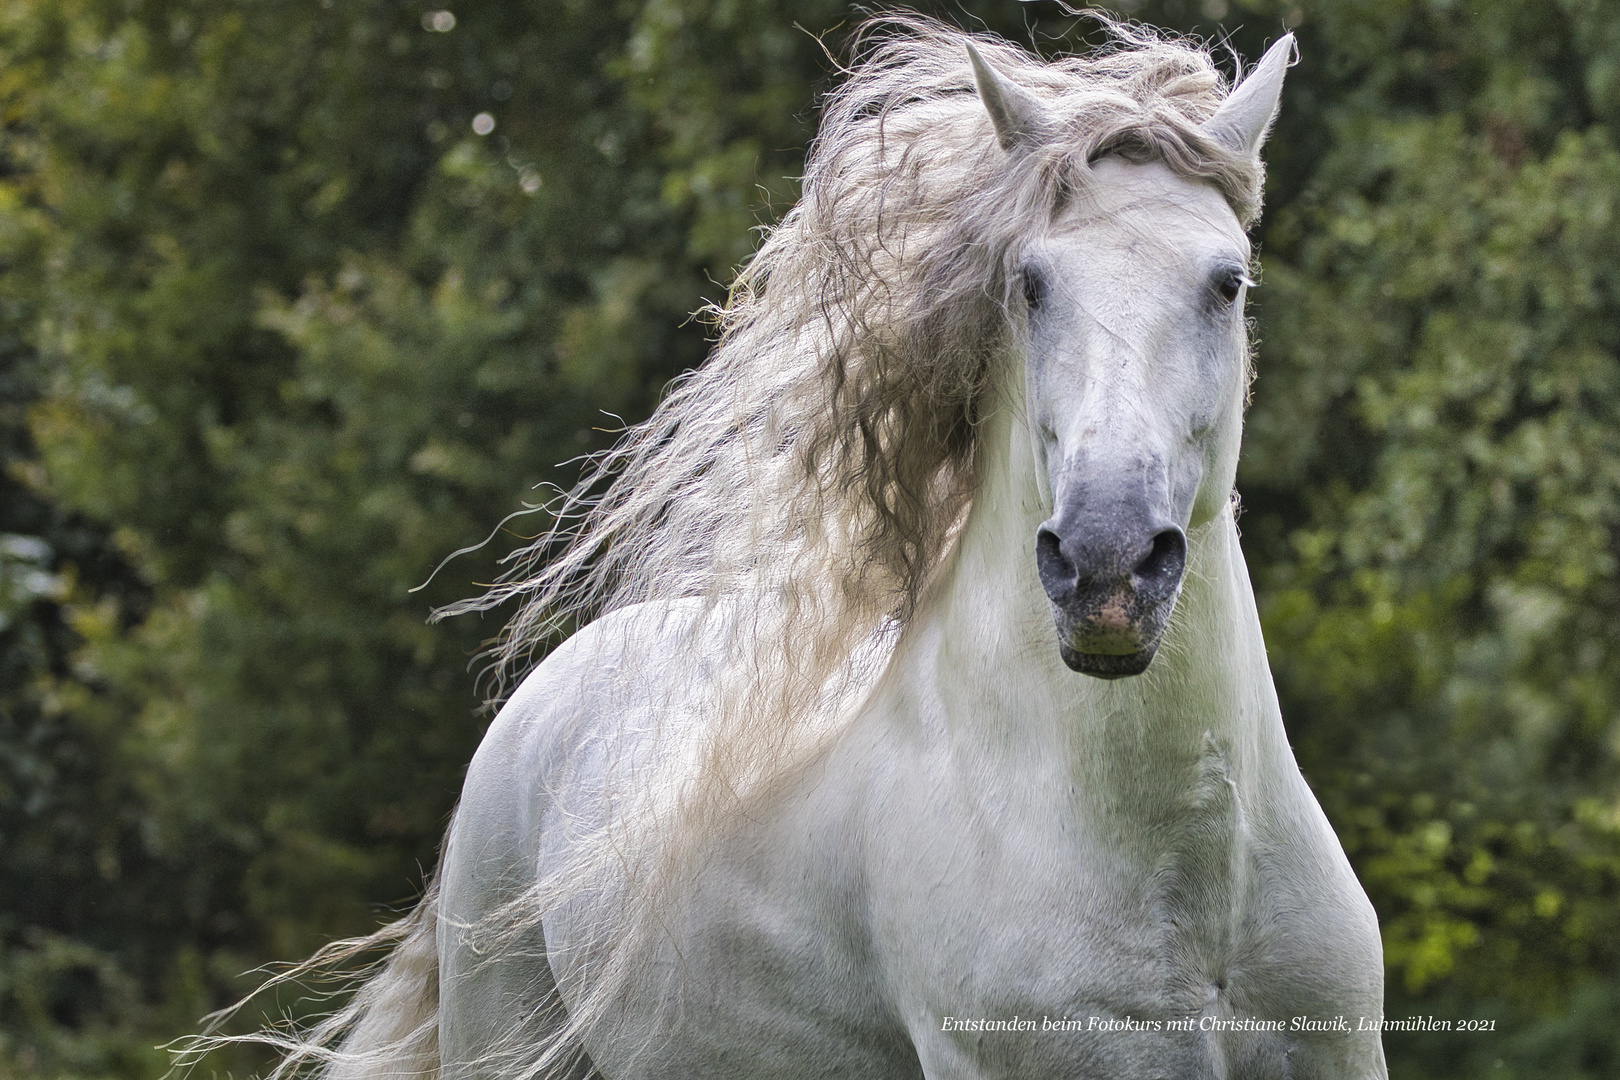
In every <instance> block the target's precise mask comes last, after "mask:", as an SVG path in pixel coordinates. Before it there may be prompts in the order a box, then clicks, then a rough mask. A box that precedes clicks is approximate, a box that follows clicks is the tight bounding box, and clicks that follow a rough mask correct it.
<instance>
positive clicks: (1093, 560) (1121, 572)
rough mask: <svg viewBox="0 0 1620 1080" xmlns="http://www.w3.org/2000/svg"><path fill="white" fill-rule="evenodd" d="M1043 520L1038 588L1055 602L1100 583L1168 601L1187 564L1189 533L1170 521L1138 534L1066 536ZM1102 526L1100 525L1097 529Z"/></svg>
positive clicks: (1148, 600)
mask: <svg viewBox="0 0 1620 1080" xmlns="http://www.w3.org/2000/svg"><path fill="white" fill-rule="evenodd" d="M1054 524H1055V522H1048V523H1047V524H1046V525H1043V526H1042V527H1041V529H1040V531H1039V532H1037V533H1036V534H1035V570H1036V572H1037V573H1038V574H1039V575H1040V578H1041V588H1043V589H1045V590H1046V596H1047V598H1048V599H1049V600H1051V601H1052V603H1054V604H1056V605H1058V606H1059V607H1068V606H1071V605H1073V604H1074V603H1075V601H1076V600H1077V599H1079V598H1080V597H1081V596H1082V595H1083V594H1085V593H1089V592H1094V591H1096V590H1097V589H1099V588H1103V589H1108V590H1110V591H1117V590H1118V589H1120V588H1124V587H1128V588H1130V590H1131V591H1132V592H1133V593H1134V594H1135V595H1136V596H1137V598H1138V600H1139V601H1140V602H1141V603H1142V604H1144V605H1154V604H1158V603H1162V602H1163V601H1165V600H1168V599H1169V598H1170V597H1171V596H1172V595H1174V594H1175V591H1176V589H1177V588H1178V587H1179V586H1180V585H1181V577H1182V574H1184V573H1185V572H1186V569H1187V537H1186V535H1185V534H1184V533H1183V532H1182V531H1181V530H1180V529H1178V528H1176V527H1175V526H1174V525H1172V526H1169V527H1167V528H1163V529H1160V530H1159V531H1158V532H1155V533H1151V534H1148V533H1147V530H1146V529H1141V530H1137V535H1136V536H1103V535H1095V534H1090V535H1087V534H1082V535H1078V536H1071V537H1070V538H1069V539H1068V540H1067V541H1065V540H1064V538H1063V537H1061V536H1059V535H1058V533H1057V531H1056V530H1055V529H1054V528H1053V527H1052V526H1053V525H1054ZM1101 531H1103V530H1101V529H1099V530H1098V532H1101Z"/></svg>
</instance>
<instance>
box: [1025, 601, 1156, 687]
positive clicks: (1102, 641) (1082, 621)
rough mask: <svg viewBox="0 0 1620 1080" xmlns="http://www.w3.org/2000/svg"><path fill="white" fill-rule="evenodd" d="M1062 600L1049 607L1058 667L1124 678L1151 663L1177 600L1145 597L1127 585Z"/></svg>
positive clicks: (1140, 672)
mask: <svg viewBox="0 0 1620 1080" xmlns="http://www.w3.org/2000/svg"><path fill="white" fill-rule="evenodd" d="M1067 599H1068V600H1069V602H1068V603H1066V604H1053V605H1052V614H1053V617H1054V621H1055V622H1056V623H1057V632H1058V654H1059V655H1060V656H1062V657H1063V663H1064V664H1066V665H1067V666H1068V668H1069V670H1070V671H1078V672H1079V673H1080V674H1082V675H1090V676H1093V677H1094V678H1098V679H1123V678H1126V677H1128V676H1131V675H1140V674H1142V672H1144V671H1146V670H1147V669H1148V665H1149V664H1151V663H1152V662H1153V657H1154V655H1155V654H1156V653H1157V652H1158V651H1159V640H1160V638H1161V637H1163V635H1164V628H1165V625H1166V624H1167V623H1168V622H1169V619H1170V612H1171V609H1173V608H1174V607H1175V600H1176V597H1175V593H1171V594H1170V595H1169V596H1167V597H1164V598H1162V599H1161V598H1156V597H1148V596H1144V595H1142V593H1141V592H1140V591H1137V590H1134V589H1131V588H1129V587H1126V588H1124V589H1111V590H1100V591H1098V592H1092V593H1089V594H1086V593H1081V594H1078V595H1075V596H1072V597H1069V598H1067ZM1155 601H1157V602H1155Z"/></svg>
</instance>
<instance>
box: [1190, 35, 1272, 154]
mask: <svg viewBox="0 0 1620 1080" xmlns="http://www.w3.org/2000/svg"><path fill="white" fill-rule="evenodd" d="M1293 56H1294V35H1293V34H1284V35H1283V36H1282V39H1281V40H1279V41H1278V42H1277V43H1276V44H1275V45H1273V46H1272V47H1271V48H1269V49H1267V50H1266V55H1265V56H1263V57H1262V58H1261V59H1260V63H1259V64H1258V65H1256V66H1255V69H1254V70H1253V71H1252V72H1250V73H1249V77H1248V78H1247V79H1244V80H1243V81H1242V82H1241V83H1239V84H1238V86H1237V89H1235V90H1233V91H1232V92H1231V93H1230V94H1228V95H1226V100H1225V101H1223V102H1221V107H1220V108H1219V109H1217V110H1216V112H1215V115H1214V116H1212V117H1210V118H1209V119H1208V120H1206V121H1204V132H1205V133H1206V134H1207V135H1209V137H1210V138H1212V139H1214V140H1215V141H1216V142H1218V143H1220V144H1222V145H1223V146H1226V147H1229V148H1230V149H1232V150H1236V151H1237V152H1238V153H1240V154H1247V155H1250V156H1252V157H1258V156H1259V154H1260V145H1261V144H1262V143H1264V142H1265V141H1266V132H1267V131H1268V130H1269V129H1270V128H1271V122H1272V121H1273V120H1274V119H1276V117H1277V102H1278V100H1279V99H1280V98H1281V97H1282V85H1283V76H1284V75H1286V74H1287V73H1288V64H1289V62H1290V61H1291V60H1292V59H1293Z"/></svg>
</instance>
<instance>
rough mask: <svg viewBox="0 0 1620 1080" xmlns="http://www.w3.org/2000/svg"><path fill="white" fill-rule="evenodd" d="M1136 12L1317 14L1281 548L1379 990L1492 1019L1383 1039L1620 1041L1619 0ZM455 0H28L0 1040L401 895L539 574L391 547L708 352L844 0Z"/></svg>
mask: <svg viewBox="0 0 1620 1080" xmlns="http://www.w3.org/2000/svg"><path fill="white" fill-rule="evenodd" d="M924 8H925V10H930V11H933V12H935V13H938V14H942V15H945V16H946V17H949V18H951V19H953V20H955V21H957V22H959V23H962V24H964V25H980V21H981V20H982V22H983V25H987V26H989V27H990V28H992V29H995V30H997V31H999V32H1001V33H1003V34H1006V35H1008V36H1011V37H1013V38H1015V39H1017V40H1020V41H1023V42H1026V43H1029V42H1031V41H1034V42H1036V43H1038V44H1039V46H1040V47H1041V48H1042V49H1044V50H1048V51H1057V50H1061V49H1064V48H1074V47H1080V46H1082V45H1083V44H1084V43H1085V42H1086V41H1088V40H1089V41H1092V42H1095V41H1096V40H1098V39H1097V35H1096V30H1095V25H1094V24H1089V23H1085V22H1081V21H1077V20H1075V19H1073V18H1070V17H1067V16H1066V15H1065V14H1064V12H1063V11H1062V9H1061V8H1060V7H1059V6H1058V5H1056V4H1054V3H1050V2H1036V3H1029V4H1020V3H1015V2H1013V0H974V2H963V3H959V4H951V5H938V6H933V7H930V6H929V5H924ZM1121 9H1122V10H1128V11H1129V12H1130V13H1131V14H1134V15H1136V16H1138V17H1140V18H1143V19H1145V20H1147V21H1150V22H1153V23H1156V24H1159V25H1163V26H1168V27H1174V28H1178V29H1181V30H1196V31H1198V32H1200V33H1203V34H1209V35H1213V34H1217V33H1223V34H1229V35H1230V40H1231V42H1232V44H1233V45H1234V46H1235V47H1236V48H1237V50H1238V51H1239V52H1240V53H1242V54H1244V55H1245V56H1248V57H1250V58H1254V57H1257V56H1258V55H1259V53H1260V51H1261V50H1262V48H1263V47H1264V45H1265V44H1266V43H1267V42H1268V41H1270V40H1273V39H1275V37H1276V36H1277V35H1278V34H1280V33H1281V32H1282V29H1283V28H1284V26H1285V25H1286V26H1293V27H1296V28H1297V30H1298V32H1299V36H1300V45H1301V49H1302V55H1303V59H1302V61H1301V63H1300V64H1299V65H1298V66H1297V67H1296V68H1294V70H1293V71H1292V72H1291V73H1290V76H1289V82H1288V86H1287V89H1286V91H1285V94H1284V106H1283V113H1282V118H1281V121H1280V123H1279V125H1278V128H1277V130H1276V133H1275V135H1274V136H1273V138H1272V141H1271V144H1270V147H1269V149H1268V158H1269V160H1270V163H1271V174H1270V181H1269V185H1268V208H1267V211H1266V216H1265V218H1264V221H1263V222H1262V224H1261V225H1260V226H1259V228H1258V230H1257V238H1258V240H1259V241H1260V246H1261V250H1262V252H1263V256H1264V283H1263V287H1262V288H1261V289H1259V290H1258V291H1257V292H1256V293H1255V295H1254V300H1255V302H1254V314H1255V316H1256V319H1257V321H1258V336H1259V339H1260V348H1259V357H1258V366H1259V371H1260V376H1259V381H1258V382H1257V384H1256V387H1255V396H1254V403H1253V406H1252V409H1251V413H1250V421H1249V431H1248V441H1247V444H1246V451H1245V456H1244V466H1243V471H1242V475H1241V479H1240V484H1241V489H1242V492H1243V496H1244V512H1243V516H1242V519H1241V526H1242V528H1243V532H1244V543H1245V546H1246V548H1247V551H1248V555H1249V559H1250V564H1251V567H1252V569H1253V572H1254V576H1255V584H1256V586H1257V588H1258V590H1259V594H1260V600H1261V606H1262V610H1263V612H1264V617H1265V622H1266V633H1267V638H1268V642H1269V644H1270V649H1271V658H1272V663H1273V665H1274V667H1275V669H1276V673H1277V678H1278V683H1279V688H1280V690H1281V693H1282V698H1283V709H1284V714H1285V716H1286V718H1287V722H1288V725H1289V730H1290V733H1291V735H1292V738H1293V741H1294V744H1295V746H1296V748H1297V750H1298V753H1299V757H1300V761H1301V764H1302V765H1303V767H1304V769H1305V772H1306V775H1307V776H1308V777H1309V778H1310V780H1311V783H1312V784H1313V786H1314V787H1315V788H1316V790H1317V792H1318V794H1319V795H1320V797H1321V799H1322V801H1323V804H1324V805H1325V806H1326V808H1327V810H1328V813H1329V815H1330V816H1331V817H1332V819H1333V822H1334V824H1335V826H1336V827H1337V829H1338V830H1339V833H1340V835H1341V837H1342V838H1343V840H1344V843H1345V846H1346V848H1347V849H1348V851H1349V852H1350V855H1351V858H1352V860H1353V861H1354V862H1355V865H1356V868H1357V870H1358V871H1359V873H1360V874H1361V876H1362V879H1363V881H1364V882H1365V883H1366V885H1367V888H1368V890H1369V892H1370V893H1371V895H1372V897H1373V900H1374V902H1375V903H1376V904H1377V906H1378V909H1379V914H1380V916H1381V918H1382V922H1383V927H1384V939H1385V949H1386V955H1387V959H1388V965H1389V986H1390V1003H1389V1008H1388V1012H1389V1014H1390V1015H1392V1016H1404V1015H1408V1014H1410V1013H1416V1012H1420V1013H1425V1014H1434V1015H1438V1016H1449V1017H1481V1018H1495V1019H1496V1020H1497V1021H1498V1023H1497V1028H1498V1030H1497V1031H1496V1032H1495V1033H1493V1034H1474V1035H1461V1036H1456V1037H1452V1038H1445V1037H1441V1036H1434V1035H1424V1036H1392V1037H1390V1038H1389V1039H1388V1047H1389V1051H1390V1056H1391V1063H1392V1073H1393V1074H1394V1075H1395V1076H1397V1077H1413V1078H1415V1077H1465V1076H1466V1077H1476V1076H1477V1077H1492V1078H1496V1077H1502V1078H1505V1077H1548V1078H1557V1077H1613V1076H1617V1075H1620V1035H1617V1033H1616V1023H1615V1020H1616V1015H1617V1014H1620V786H1617V784H1616V779H1617V770H1616V764H1617V758H1620V352H1617V351H1620V243H1617V242H1616V241H1617V225H1620V151H1617V149H1616V146H1615V138H1616V136H1615V126H1616V124H1617V123H1620V2H1616V0H1479V2H1475V3H1462V2H1448V0H1426V2H1419V0H1340V2H1334V3H1329V2H1307V0H1287V2H1283V3H1277V2H1273V0H1253V2H1248V0H1230V2H1227V0H1204V2H1202V3H1189V2H1183V0H1163V2H1145V3H1141V4H1138V5H1134V6H1131V7H1129V8H1125V7H1124V6H1123V5H1122V6H1121ZM433 10H435V8H434V7H433V6H430V5H423V4H416V3H384V2H381V0H274V2H272V0H191V2H186V0H15V2H13V3H11V4H9V5H7V6H5V7H4V8H3V9H0V457H3V459H4V461H3V465H4V467H3V471H0V1076H12V1075H17V1076H24V1077H30V1076H40V1077H45V1076H51V1077H55V1076H84V1077H92V1076H94V1077H100V1076H120V1077H137V1076H143V1077H155V1076H157V1075H158V1074H160V1073H161V1072H162V1070H163V1069H164V1068H165V1061H166V1059H165V1056H164V1055H163V1054H162V1053H161V1052H159V1051H157V1050H155V1049H154V1045H155V1044H156V1043H157V1042H159V1041H162V1040H164V1039H167V1038H170V1037H173V1036H176V1035H179V1034H182V1033H184V1032H186V1031H188V1030H192V1029H193V1026H194V1024H195V1021H196V1018H197V1017H198V1016H200V1015H201V1014H202V1013H203V1012H205V1011H207V1010H208V1009H210V1008H214V1007H216V1006H218V1005H220V1004H222V1003H224V1002H226V1001H228V1000H231V999H232V998H233V997H234V996H235V995H237V994H238V993H240V992H241V991H242V990H244V989H245V988H247V987H249V986H251V985H252V984H253V983H254V981H255V977H254V976H251V975H250V976H244V975H243V974H242V973H243V972H244V971H246V970H247V969H249V968H251V967H253V966H254V965H257V964H261V963H264V962H266V961H270V960H275V959H280V960H288V959H293V958H297V957H300V956H302V955H304V954H306V953H307V952H308V951H310V950H311V949H313V948H314V947H316V946H317V945H319V944H320V943H322V942H323V941H326V940H328V939H330V938H331V937H333V936H336V935H343V934H351V933H355V932H357V931H365V930H367V929H369V928H371V927H372V926H374V925H375V924H376V921H377V920H378V919H379V918H380V917H385V916H386V913H387V910H389V909H390V908H391V907H392V908H397V907H398V906H399V905H403V904H408V903H409V902H410V900H411V898H412V897H413V896H414V895H415V894H416V892H417V890H418V889H419V888H420V885H421V879H422V872H423V868H424V867H427V866H430V865H431V864H432V862H433V860H434V855H435V850H436V845H437V843H438V839H439V835H440V832H441V830H442V828H443V826H444V823H445V816H446V814H447V813H448V811H449V808H450V806H451V803H452V800H453V799H454V797H455V793H456V789H457V786H458V784H459V779H460V776H461V773H462V769H463V767H464V765H465V762H466V761H467V758H468V757H469V755H470V754H471V752H472V750H473V748H474V746H475V745H476V744H477V741H478V737H479V734H480V731H481V729H482V727H483V725H484V724H485V723H486V722H487V718H486V717H485V716H484V715H483V714H481V713H480V712H479V711H478V703H479V695H478V691H477V688H476V686H475V682H476V666H474V667H472V668H469V660H470V658H471V657H472V655H473V654H474V653H475V652H476V651H477V649H478V646H479V643H480V642H481V641H482V640H484V639H486V638H488V637H489V636H491V635H492V634H493V633H494V632H495V630H496V629H497V628H498V625H499V621H500V616H499V614H498V613H497V614H495V615H491V616H490V617H488V618H486V619H485V620H484V621H482V622H479V621H478V620H477V619H473V618H463V619H459V620H455V621H453V622H451V623H449V624H445V625H441V626H437V627H430V626H428V625H427V624H426V623H425V621H424V619H425V616H426V615H427V613H428V611H429V609H430V608H431V607H432V606H433V605H435V604H440V603H444V602H447V601H449V600H452V599H457V598H460V597H463V596H467V595H470V594H472V593H474V592H476V591H477V585H476V584H475V583H476V582H478V581H487V580H489V578H490V576H491V575H492V574H494V573H495V572H496V571H495V568H494V560H495V558H496V557H497V556H498V555H499V554H501V553H503V552H505V551H507V550H510V549H511V548H512V547H513V546H515V545H516V544H517V543H518V539H517V536H516V535H515V534H516V533H518V532H521V531H523V530H524V529H526V528H531V527H532V526H529V525H525V523H524V521H523V519H520V520H519V521H518V522H516V523H514V524H513V526H511V531H510V532H509V533H507V534H503V535H501V536H499V537H497V539H496V541H495V542H494V543H493V544H492V545H491V546H490V548H489V549H486V551H485V552H484V553H482V554H479V555H476V556H471V557H467V558H463V559H461V560H458V561H456V562H453V563H451V564H450V566H449V567H448V568H447V569H446V570H445V571H444V572H442V573H440V574H439V576H438V577H437V578H436V579H435V580H434V582H433V584H432V585H431V587H429V588H428V589H427V590H425V591H423V592H417V593H409V592H407V590H408V589H409V588H410V587H412V586H414V585H417V584H419V583H420V582H422V581H423V580H425V579H426V578H427V577H428V575H429V573H430V572H431V571H432V569H433V567H434V566H435V565H436V564H437V563H438V561H439V560H440V558H441V557H443V556H444V555H445V554H447V553H448V552H450V551H452V550H454V549H455V548H457V547H460V546H462V545H464V544H468V543H472V542H475V541H477V540H479V539H481V538H482V537H483V536H484V535H485V534H486V533H487V532H488V531H489V530H490V529H491V528H492V527H493V526H494V525H495V524H496V523H497V522H498V521H499V520H500V519H501V518H502V517H503V516H504V515H505V514H506V513H508V512H509V511H511V510H513V509H516V508H517V507H518V506H519V504H520V501H521V500H522V499H524V498H525V497H531V498H533V497H534V496H533V495H531V494H530V492H529V489H530V488H531V486H532V485H535V484H537V483H540V482H544V481H552V482H561V483H564V484H566V483H568V482H569V481H570V480H571V479H572V476H573V472H572V471H571V470H570V469H568V468H560V469H559V468H557V467H556V463H557V462H561V461H564V460H565V459H568V458H571V457H573V456H575V455H577V454H579V453H581V452H585V451H589V450H593V449H598V448H600V447H601V446H603V445H605V441H606V440H607V439H609V438H610V436H609V435H607V434H605V433H604V432H603V431H602V430H601V429H604V428H612V427H614V426H616V424H617V421H616V420H614V419H612V418H611V417H608V416H604V415H603V412H602V410H606V411H608V412H610V413H613V414H617V415H619V416H623V417H625V418H627V419H632V420H633V419H635V418H638V417H640V416H642V415H645V413H646V412H647V410H648V409H649V408H650V407H651V405H652V404H653V402H654V401H655V400H656V399H657V396H658V394H659V392H660V388H661V387H662V386H663V385H664V384H665V382H666V381H667V380H668V379H670V378H671V377H672V376H673V375H675V374H676V373H677V372H679V371H681V370H682V369H683V368H686V367H688V366H690V365H693V364H695V363H697V362H698V361H699V360H700V359H701V358H702V356H703V354H704V351H705V348H706V344H705V329H704V327H703V326H702V325H701V324H698V323H694V322H692V321H689V320H687V315H688V314H689V313H690V312H692V311H694V310H695V309H697V308H698V307H699V306H700V305H701V304H702V303H703V302H704V301H705V300H706V299H716V298H718V297H720V296H721V295H722V294H723V287H722V284H720V283H724V282H725V281H727V280H728V279H729V277H730V275H731V274H732V272H733V269H734V268H735V267H736V266H737V265H738V263H739V262H741V261H742V260H743V259H745V258H746V257H747V255H748V253H749V251H750V250H751V248H752V245H753V244H754V243H755V240H756V238H757V233H756V232H755V231H754V230H755V229H756V227H757V226H759V225H761V224H764V223H768V222H769V221H771V220H772V219H773V217H774V216H775V215H778V214H780V213H781V212H782V211H783V210H784V209H785V208H786V207H787V206H788V205H790V204H791V201H792V199H793V198H794V193H795V182H794V179H793V177H795V176H796V175H797V172H798V169H799V167H800V164H801V162H802V159H803V153H804V147H805V145H806V144H807V142H808V140H809V139H810V137H811V135H812V134H813V131H814V125H815V115H816V111H815V108H816V107H815V102H816V95H817V93H818V91H821V90H824V89H825V88H826V87H827V86H829V85H830V84H831V82H832V80H833V78H834V72H833V69H832V66H831V64H830V62H829V61H828V60H827V58H826V57H825V55H824V54H823V52H822V50H821V47H820V46H819V45H818V43H817V41H816V38H815V37H814V36H813V35H817V34H825V40H826V42H827V44H828V45H829V46H830V47H831V48H832V49H833V50H834V51H835V52H837V50H838V49H839V47H840V44H839V43H840V42H841V41H842V39H843V36H844V35H845V34H846V33H847V31H848V29H849V27H850V26H852V25H853V23H854V22H855V21H857V19H858V16H857V15H856V14H855V13H854V12H853V11H852V10H851V9H849V8H847V7H845V6H843V5H842V4H841V3H834V2H832V0H800V2H797V3H789V2H787V0H465V2H463V0H458V2H457V3H455V4H454V6H453V7H452V8H451V10H452V11H453V13H454V15H455V20H456V21H455V26H454V28H453V29H450V30H448V31H446V32H440V31H436V30H432V29H428V28H426V27H427V25H428V24H425V23H424V18H425V17H427V16H429V15H430V13H431V11H433ZM480 112H487V113H489V114H490V115H491V116H492V117H493V118H494V120H495V122H496V126H495V129H494V131H493V132H492V133H491V134H489V135H487V136H483V137H480V136H478V135H476V134H474V132H473V130H472V126H471V123H472V119H473V117H474V116H475V115H476V114H478V113H480ZM530 520H531V521H532V519H530ZM282 1005H283V1006H285V1007H289V1008H294V1009H299V1008H302V1007H303V1006H302V1005H300V1004H299V1003H298V1002H297V1000H296V999H294V998H291V997H288V998H284V999H283V1001H282ZM227 1057H228V1055H225V1056H222V1058H221V1060H220V1061H218V1062H217V1063H212V1064H213V1066H214V1067H216V1068H218V1069H220V1070H222V1071H223V1070H224V1069H227V1068H229V1069H232V1070H234V1071H235V1072H236V1073H237V1074H240V1073H242V1072H243V1071H245V1070H248V1069H251V1068H253V1067H255V1065H254V1063H255V1061H256V1060H259V1059H255V1058H253V1057H252V1055H251V1054H246V1053H244V1054H242V1055H240V1056H238V1057H236V1058H230V1059H229V1060H226V1058H227Z"/></svg>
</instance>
